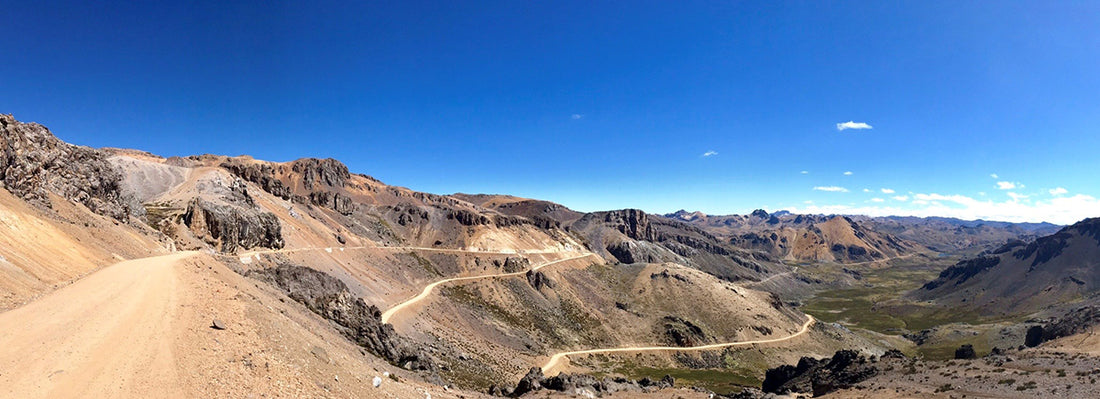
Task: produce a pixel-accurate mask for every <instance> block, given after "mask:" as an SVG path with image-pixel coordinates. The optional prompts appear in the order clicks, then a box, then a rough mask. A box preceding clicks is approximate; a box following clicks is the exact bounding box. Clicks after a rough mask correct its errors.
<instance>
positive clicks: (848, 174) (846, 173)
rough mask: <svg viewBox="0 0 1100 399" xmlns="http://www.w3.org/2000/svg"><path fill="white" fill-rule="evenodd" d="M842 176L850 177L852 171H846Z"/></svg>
mask: <svg viewBox="0 0 1100 399" xmlns="http://www.w3.org/2000/svg"><path fill="white" fill-rule="evenodd" d="M844 175H845V176H851V175H852V171H850V170H849V171H847V172H844Z"/></svg>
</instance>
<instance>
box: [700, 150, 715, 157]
mask: <svg viewBox="0 0 1100 399" xmlns="http://www.w3.org/2000/svg"><path fill="white" fill-rule="evenodd" d="M715 155H718V151H715V150H710V151H707V152H704V153H703V155H702V157H703V158H706V157H712V156H715Z"/></svg>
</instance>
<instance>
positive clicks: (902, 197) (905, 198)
mask: <svg viewBox="0 0 1100 399" xmlns="http://www.w3.org/2000/svg"><path fill="white" fill-rule="evenodd" d="M894 200H897V201H902V202H904V201H908V200H909V196H908V195H895V196H894Z"/></svg>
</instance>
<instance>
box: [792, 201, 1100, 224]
mask: <svg viewBox="0 0 1100 399" xmlns="http://www.w3.org/2000/svg"><path fill="white" fill-rule="evenodd" d="M913 198H914V199H913V201H911V202H909V203H908V204H910V205H906V206H904V207H902V206H879V205H869V206H851V205H809V206H806V207H802V208H795V209H791V210H790V211H791V212H794V213H811V214H847V215H869V216H918V217H928V216H944V217H954V218H959V219H966V220H976V219H984V220H997V221H1005V222H1017V223H1019V222H1051V223H1058V224H1072V223H1075V222H1077V221H1080V220H1082V219H1085V218H1089V217H1096V216H1100V199H1097V198H1095V197H1092V196H1089V195H1084V194H1077V195H1073V196H1061V197H1054V198H1050V199H1049V200H1035V201H1016V200H1005V201H993V200H987V199H982V200H979V199H975V198H971V197H967V196H964V195H941V194H914V195H913Z"/></svg>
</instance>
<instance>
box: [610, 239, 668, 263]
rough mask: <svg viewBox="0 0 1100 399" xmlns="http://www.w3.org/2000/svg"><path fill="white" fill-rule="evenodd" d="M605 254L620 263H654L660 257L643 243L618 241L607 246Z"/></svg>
mask: <svg viewBox="0 0 1100 399" xmlns="http://www.w3.org/2000/svg"><path fill="white" fill-rule="evenodd" d="M606 249H607V252H608V253H610V254H611V256H613V257H615V259H616V260H618V261H619V262H620V263H627V264H631V263H656V262H660V261H661V257H660V256H659V254H657V253H656V251H654V250H653V249H651V248H648V247H647V246H646V245H644V244H643V243H639V242H635V241H619V242H616V243H612V244H608V245H607V248H606Z"/></svg>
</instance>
